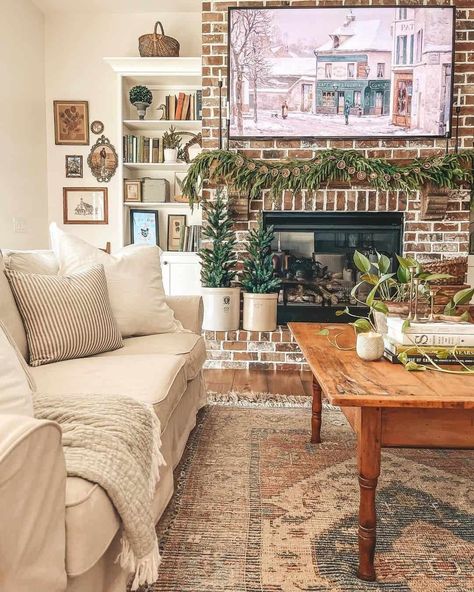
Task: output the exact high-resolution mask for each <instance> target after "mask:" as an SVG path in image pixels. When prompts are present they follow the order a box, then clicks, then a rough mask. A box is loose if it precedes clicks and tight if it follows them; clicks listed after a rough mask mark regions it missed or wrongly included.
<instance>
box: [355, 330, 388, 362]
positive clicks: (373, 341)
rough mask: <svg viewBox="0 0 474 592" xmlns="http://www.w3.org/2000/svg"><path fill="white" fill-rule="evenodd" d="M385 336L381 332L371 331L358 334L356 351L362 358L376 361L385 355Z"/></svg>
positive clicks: (367, 360)
mask: <svg viewBox="0 0 474 592" xmlns="http://www.w3.org/2000/svg"><path fill="white" fill-rule="evenodd" d="M383 350H384V344H383V336H382V335H380V333H375V332H374V331H370V332H369V333H359V334H358V335H357V343H356V352H357V355H358V356H359V358H360V359H361V360H365V361H366V362H374V361H375V360H380V358H381V357H382V356H383Z"/></svg>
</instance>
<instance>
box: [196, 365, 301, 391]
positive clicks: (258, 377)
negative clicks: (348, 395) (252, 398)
mask: <svg viewBox="0 0 474 592" xmlns="http://www.w3.org/2000/svg"><path fill="white" fill-rule="evenodd" d="M204 376H205V379H206V383H207V388H208V390H210V391H215V392H217V393H226V392H228V391H231V390H235V391H241V392H249V391H253V392H256V393H272V394H275V395H308V396H311V394H312V391H311V381H312V379H311V373H310V372H304V373H299V372H278V371H275V372H272V371H268V370H232V369H225V370H215V369H208V370H205V371H204Z"/></svg>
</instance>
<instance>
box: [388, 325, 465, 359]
mask: <svg viewBox="0 0 474 592" xmlns="http://www.w3.org/2000/svg"><path fill="white" fill-rule="evenodd" d="M404 322H405V319H401V318H399V317H387V327H388V331H387V335H386V336H385V338H384V341H385V353H384V355H385V357H386V358H387V360H389V361H390V362H393V363H399V361H398V356H399V354H401V353H406V354H407V359H408V361H410V362H416V363H417V364H426V363H427V362H428V360H427V358H426V357H425V355H424V354H427V355H428V356H429V357H430V358H431V359H432V360H433V361H434V362H436V363H437V364H458V363H459V362H458V360H461V361H462V362H463V363H464V364H468V365H472V364H474V323H450V322H442V323H431V322H426V323H420V322H414V321H411V322H410V326H409V327H407V328H406V329H405V331H403V323H404ZM454 348H456V355H454V354H453V353H452V350H453V349H454ZM456 358H457V359H456Z"/></svg>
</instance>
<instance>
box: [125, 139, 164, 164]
mask: <svg viewBox="0 0 474 592" xmlns="http://www.w3.org/2000/svg"><path fill="white" fill-rule="evenodd" d="M162 144H163V142H160V138H149V137H144V136H134V135H126V136H123V162H124V163H154V164H156V163H161V162H163V150H162Z"/></svg>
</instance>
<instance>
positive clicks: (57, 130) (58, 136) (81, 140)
mask: <svg viewBox="0 0 474 592" xmlns="http://www.w3.org/2000/svg"><path fill="white" fill-rule="evenodd" d="M78 109H79V118H81V114H82V123H81V125H80V127H79V131H78V132H74V134H73V136H74V137H69V139H68V138H67V136H68V135H71V134H72V132H71V131H69V132H66V130H65V129H64V127H61V119H63V120H65V119H66V118H67V117H68V114H67V111H68V110H69V111H70V112H73V114H75V113H76V111H77V110H78ZM53 114H54V143H55V144H56V146H89V101H74V100H56V101H53ZM69 119H71V118H70V117H69ZM75 136H78V137H75Z"/></svg>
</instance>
